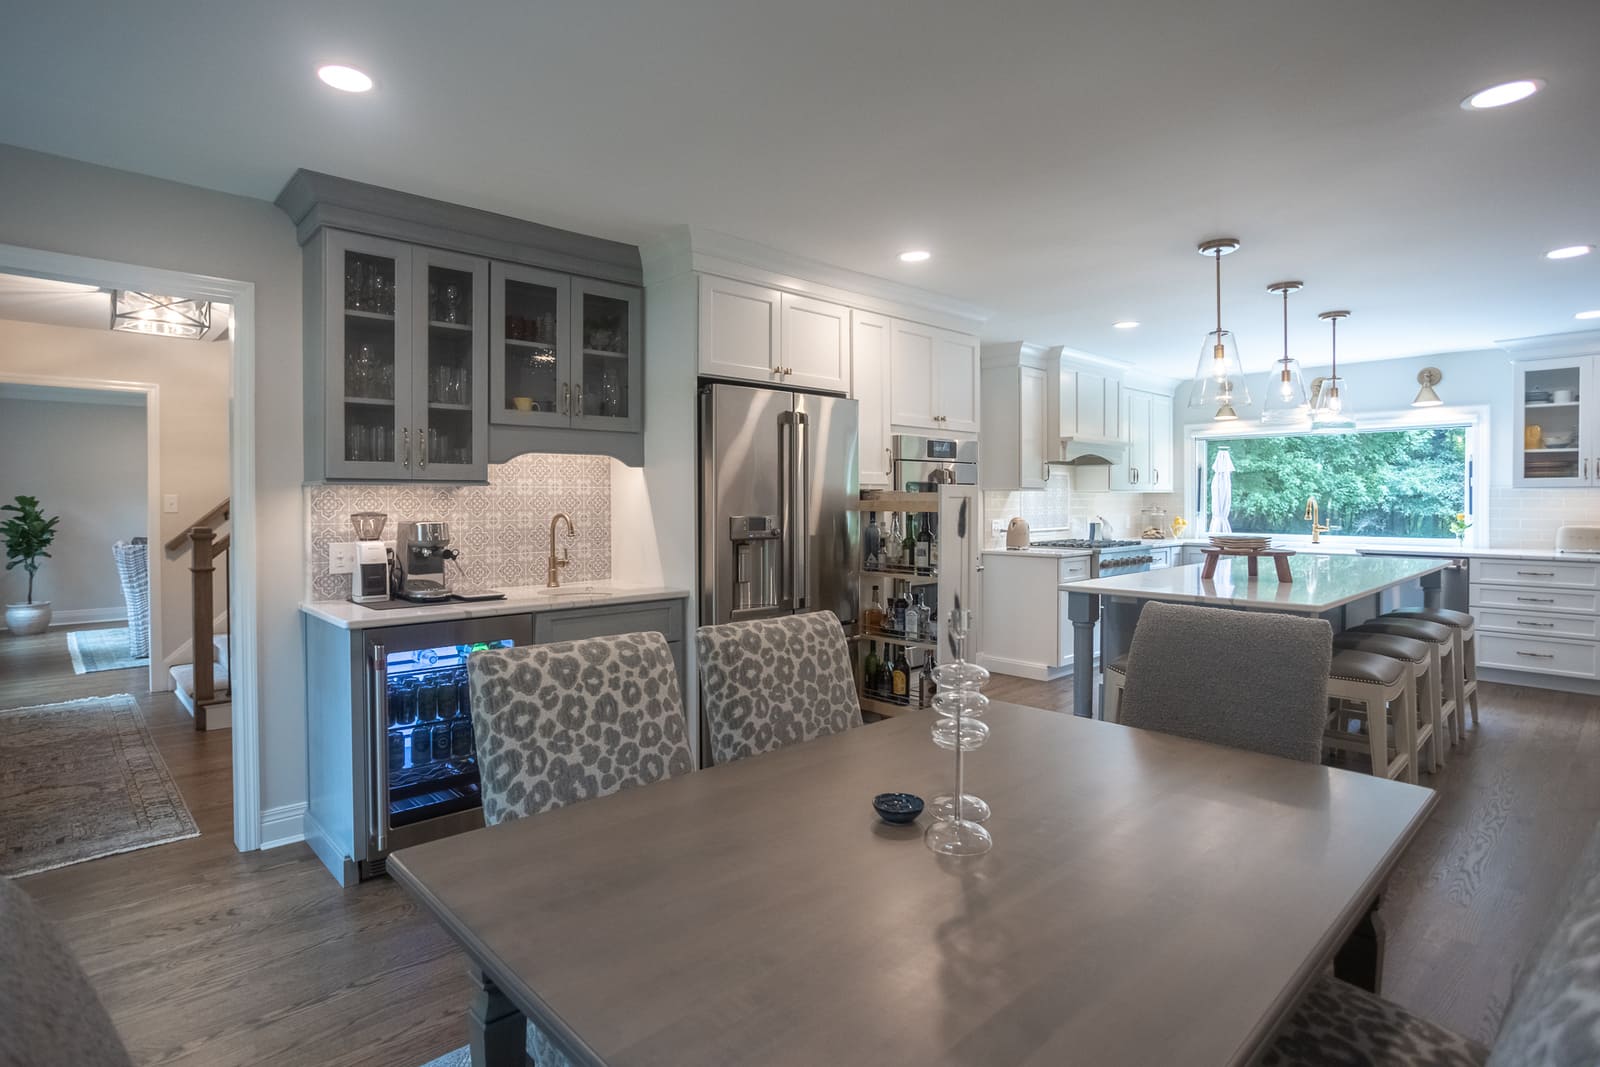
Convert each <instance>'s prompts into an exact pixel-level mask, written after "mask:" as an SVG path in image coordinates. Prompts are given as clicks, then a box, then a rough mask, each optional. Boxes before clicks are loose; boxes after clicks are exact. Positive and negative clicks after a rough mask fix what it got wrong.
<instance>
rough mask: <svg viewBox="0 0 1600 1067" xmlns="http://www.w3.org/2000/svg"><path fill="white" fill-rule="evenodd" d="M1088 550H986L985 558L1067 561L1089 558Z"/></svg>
mask: <svg viewBox="0 0 1600 1067" xmlns="http://www.w3.org/2000/svg"><path fill="white" fill-rule="evenodd" d="M1089 552H1090V549H1087V548H986V549H984V550H983V554H984V555H985V556H1042V557H1046V558H1049V559H1066V558H1069V557H1074V556H1087V555H1088V554H1089Z"/></svg>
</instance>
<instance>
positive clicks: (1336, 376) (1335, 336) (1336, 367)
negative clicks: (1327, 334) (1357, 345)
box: [1329, 319, 1339, 381]
mask: <svg viewBox="0 0 1600 1067" xmlns="http://www.w3.org/2000/svg"><path fill="white" fill-rule="evenodd" d="M1329 321H1330V322H1332V323H1333V373H1332V374H1331V375H1329V377H1331V378H1332V379H1333V380H1334V381H1338V380H1339V320H1338V319H1330V320H1329Z"/></svg>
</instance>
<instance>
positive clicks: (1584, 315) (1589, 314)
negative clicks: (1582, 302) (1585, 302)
mask: <svg viewBox="0 0 1600 1067" xmlns="http://www.w3.org/2000/svg"><path fill="white" fill-rule="evenodd" d="M1572 317H1573V318H1575V319H1600V308H1596V309H1595V310H1593V311H1580V312H1578V313H1577V314H1576V315H1574V316H1572Z"/></svg>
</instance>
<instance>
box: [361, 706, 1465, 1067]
mask: <svg viewBox="0 0 1600 1067" xmlns="http://www.w3.org/2000/svg"><path fill="white" fill-rule="evenodd" d="M987 721H988V722H989V724H990V726H991V728H992V732H991V734H990V736H989V740H988V742H987V744H985V745H984V746H983V747H982V748H981V749H979V750H978V751H976V752H973V753H971V754H970V755H969V756H968V757H967V759H968V766H967V788H968V791H969V792H973V793H976V794H978V795H979V796H982V797H983V798H984V799H986V800H987V801H988V802H989V804H990V805H991V807H992V808H993V815H992V817H991V818H990V820H989V822H988V827H989V830H990V832H991V833H992V834H993V837H994V847H993V849H992V850H991V851H990V852H989V853H988V854H986V855H983V856H979V857H973V858H965V859H952V858H948V857H940V856H936V855H935V854H933V853H932V852H930V851H929V850H928V849H927V848H926V847H925V846H924V845H923V842H922V832H923V829H924V828H925V827H926V825H927V824H928V821H929V816H928V815H927V814H926V813H924V815H923V816H922V817H921V819H919V820H918V822H917V823H916V824H915V825H912V826H909V827H896V826H890V825H887V824H885V823H882V822H880V821H879V820H878V818H877V816H876V815H875V814H874V812H873V809H872V805H871V801H872V798H873V796H874V795H875V794H877V793H881V792H888V791H905V792H912V793H917V794H920V795H921V796H923V797H925V798H931V797H933V796H934V795H935V794H937V793H940V792H944V791H947V790H948V789H949V787H950V786H951V784H952V781H953V776H954V765H953V756H952V755H951V754H950V753H948V752H945V751H943V750H941V749H938V748H936V747H935V746H934V745H933V744H932V742H931V741H930V739H929V732H928V727H929V726H930V724H931V717H930V716H929V715H927V714H910V715H905V716H900V717H898V718H895V719H891V720H887V721H884V722H881V723H875V724H872V725H869V726H865V727H861V728H858V729H853V730H849V731H846V732H845V733H842V734H838V735H835V736H831V737H825V738H821V739H818V740H815V741H811V742H808V743H806V744H802V745H796V746H792V747H790V748H787V749H783V750H781V751H778V752H773V753H769V754H767V755H764V756H758V757H755V758H752V759H746V760H741V761H739V762H737V763H733V764H730V765H727V766H722V767H714V768H711V769H709V770H704V771H698V772H695V773H692V774H687V775H684V776H682V777H680V778H676V779H672V780H670V781H666V782H661V783H657V784H655V785H651V786H647V787H644V788H640V789H633V790H629V791H626V792H622V793H617V794H614V795H612V796H609V797H605V798H602V799H598V800H593V801H587V802H584V803H581V804H577V805H574V806H571V807H567V808H564V809H560V810H557V811H553V812H549V813H546V814H542V815H538V816H535V817H531V818H525V819H519V820H513V821H510V822H506V823H502V824H500V825H497V826H493V827H488V828H485V829H482V830H477V831H473V832H471V833H467V834H462V835H459V836H456V837H451V838H446V839H443V840H439V841H434V842H430V843H428V844H424V845H418V846H416V847H414V848H408V849H404V850H401V851H399V852H396V853H395V854H394V855H393V856H391V857H390V860H389V871H390V873H391V874H392V875H393V876H394V877H395V879H396V880H397V881H399V882H400V883H401V884H402V885H404V886H405V887H406V888H407V889H409V890H410V891H411V892H412V893H414V894H415V895H416V897H417V899H418V900H420V901H421V902H422V904H423V905H424V906H425V907H426V909H427V910H428V911H429V912H431V913H432V914H433V915H434V916H435V918H437V920H438V921H439V922H440V923H441V924H443V925H444V927H445V928H446V929H447V930H448V931H449V932H450V933H451V934H452V935H453V936H454V937H455V938H456V939H457V940H458V941H459V943H460V944H461V947H462V948H463V949H464V950H465V952H466V955H467V956H468V958H469V959H470V961H471V967H472V971H473V974H474V976H475V979H476V981H477V983H478V992H477V994H476V995H475V997H474V999H473V1003H472V1005H471V1006H470V1009H469V1027H468V1029H469V1033H470V1036H471V1043H472V1046H473V1052H474V1062H475V1063H478V1064H489V1065H490V1067H498V1065H499V1064H502V1063H504V1064H512V1063H515V1064H519V1065H520V1064H521V1063H522V1060H521V1055H522V1048H523V1040H524V1037H523V1032H524V1025H525V1024H524V1019H525V1018H526V1019H531V1020H532V1021H533V1022H535V1023H536V1024H537V1025H538V1026H539V1027H540V1028H542V1029H543V1030H544V1031H545V1033H546V1034H547V1035H548V1037H549V1039H550V1040H551V1041H552V1043H553V1044H555V1045H556V1046H557V1047H558V1048H560V1049H561V1050H563V1051H564V1052H565V1053H566V1054H567V1056H568V1057H569V1058H570V1059H571V1060H572V1061H573V1062H574V1063H578V1064H609V1065H656V1064H684V1065H708V1064H775V1065H788V1064H794V1065H801V1064H804V1065H807V1067H815V1065H817V1064H872V1065H892V1064H951V1065H966V1067H978V1065H982V1067H1005V1065H1010V1064H1041V1065H1042V1064H1051V1065H1058V1064H1067V1063H1073V1064H1078V1063H1082V1064H1096V1065H1099V1067H1114V1065H1118V1064H1129V1065H1133V1064H1140V1065H1143V1064H1185V1065H1194V1067H1198V1065H1206V1064H1240V1063H1247V1062H1250V1061H1251V1060H1252V1059H1253V1058H1254V1057H1256V1056H1257V1055H1258V1054H1259V1053H1260V1052H1261V1051H1262V1050H1263V1048H1264V1047H1265V1046H1266V1045H1267V1044H1268V1043H1269V1042H1270V1040H1271V1038H1272V1036H1273V1034H1274V1032H1275V1030H1276V1029H1277V1028H1278V1026H1279V1025H1280V1024H1281V1023H1282V1022H1283V1020H1284V1019H1285V1018H1286V1016H1287V1015H1288V1014H1289V1013H1290V1012H1291V1011H1292V1010H1293V1009H1294V1006H1295V1004H1296V1002H1297V1001H1298V1000H1299V998H1300V996H1301V995H1302V993H1303V992H1304V991H1305V990H1306V988H1307V986H1308V985H1309V984H1310V983H1311V982H1312V981H1313V980H1314V979H1315V978H1316V977H1317V976H1318V975H1319V974H1320V973H1321V972H1323V971H1324V969H1325V968H1327V967H1328V966H1329V964H1330V962H1331V961H1335V957H1336V956H1338V955H1339V954H1340V953H1341V950H1342V946H1345V945H1346V942H1347V940H1348V939H1349V938H1350V937H1351V935H1352V933H1353V932H1354V931H1356V930H1357V928H1358V926H1360V925H1361V924H1362V923H1363V921H1364V919H1365V917H1366V916H1367V914H1368V912H1369V909H1370V907H1371V906H1372V903H1373V901H1374V900H1375V899H1376V898H1377V897H1378V895H1379V893H1380V892H1381V889H1382V887H1383V885H1384V882H1385V880H1386V879H1387V878H1388V877H1389V874H1390V872H1391V871H1392V870H1393V869H1394V866H1395V864H1396V862H1397V861H1398V860H1399V858H1400V856H1401V854H1402V853H1403V852H1404V851H1405V849H1406V846H1407V844H1408V843H1409V842H1410V840H1411V839H1412V837H1413V835H1414V834H1415V833H1416V832H1417V830H1418V828H1419V827H1420V826H1421V825H1422V823H1423V821H1424V819H1425V818H1426V816H1427V814H1428V812H1429V810H1430V809H1431V808H1432V806H1433V803H1434V794H1433V792H1432V791H1430V790H1426V789H1420V788H1418V787H1416V786H1411V785H1406V784H1404V783H1400V782H1392V781H1387V780H1384V779H1380V778H1374V777H1372V776H1370V775H1366V774H1356V773H1352V772H1348V771H1344V770H1340V769H1336V768H1330V767H1323V766H1318V765H1315V764H1308V763H1297V762H1292V761H1289V760H1284V759H1278V758H1274V757H1270V756H1262V755H1258V754H1255V753H1251V752H1243V751H1238V750H1233V749H1226V748H1218V747H1216V746H1212V745H1207V744H1203V743H1200V742H1196V741H1190V740H1186V739H1182V738H1177V737H1173V736H1170V735H1166V734H1160V733H1155V732H1151V731H1142V730H1134V729H1130V728H1127V727H1123V726H1119V725H1117V724H1114V723H1105V722H1099V721H1094V720H1085V719H1079V718H1074V717H1072V716H1070V715H1064V714H1061V713H1057V712H1051V711H1041V710H1038V709H1034V708H1025V707H1020V706H1016V705H1011V704H1002V703H995V704H993V705H991V706H990V708H989V712H988V716H987ZM1347 955H1348V953H1347ZM1359 956H1360V954H1359V953H1357V954H1356V957H1357V958H1359ZM1341 959H1343V957H1341ZM1344 962H1345V966H1346V969H1347V971H1348V967H1349V964H1348V960H1345V961H1344ZM1347 976H1348V974H1347ZM1356 977H1357V978H1358V980H1360V979H1361V978H1365V979H1366V980H1367V981H1365V982H1364V984H1368V985H1369V986H1371V985H1375V979H1376V975H1375V974H1367V975H1364V976H1362V975H1357V976H1356Z"/></svg>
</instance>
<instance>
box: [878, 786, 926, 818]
mask: <svg viewBox="0 0 1600 1067" xmlns="http://www.w3.org/2000/svg"><path fill="white" fill-rule="evenodd" d="M872 808H873V810H874V811H876V812H877V813H878V818H880V819H882V820H883V821H884V822H888V823H894V824H895V825H896V826H905V825H908V824H910V823H914V822H916V821H917V816H918V815H921V814H922V798H921V797H919V796H917V795H916V794H915V793H879V794H878V795H877V796H875V797H873V798H872Z"/></svg>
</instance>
